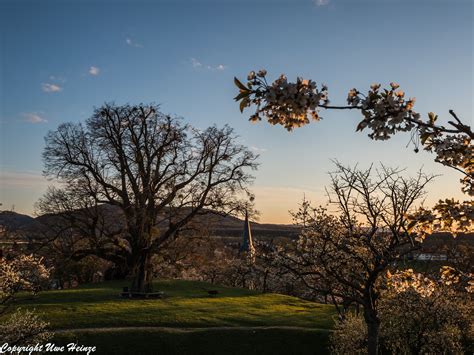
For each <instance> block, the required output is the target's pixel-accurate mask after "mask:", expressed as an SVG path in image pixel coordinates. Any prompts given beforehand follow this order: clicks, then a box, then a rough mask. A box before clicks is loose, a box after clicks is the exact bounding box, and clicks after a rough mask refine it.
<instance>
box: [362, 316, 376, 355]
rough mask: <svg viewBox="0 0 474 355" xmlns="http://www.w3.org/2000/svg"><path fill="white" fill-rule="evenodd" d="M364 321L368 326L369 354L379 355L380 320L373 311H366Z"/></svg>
mask: <svg viewBox="0 0 474 355" xmlns="http://www.w3.org/2000/svg"><path fill="white" fill-rule="evenodd" d="M364 319H365V322H366V324H367V353H368V354H369V355H377V354H378V348H379V329H380V320H379V319H378V317H377V313H376V312H375V310H373V309H364Z"/></svg>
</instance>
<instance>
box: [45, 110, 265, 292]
mask: <svg viewBox="0 0 474 355" xmlns="http://www.w3.org/2000/svg"><path fill="white" fill-rule="evenodd" d="M235 138H236V137H235V134H234V132H233V130H232V129H231V128H230V127H228V126H225V127H224V128H222V129H219V128H216V127H209V128H207V129H206V130H204V131H200V130H197V129H194V128H192V127H190V126H189V125H184V124H182V120H180V119H178V118H174V117H171V116H168V115H164V114H162V113H160V112H159V108H158V107H157V106H155V105H143V104H140V105H137V106H131V105H124V106H116V105H113V104H106V105H104V106H103V107H100V108H98V109H96V110H95V111H94V113H93V115H92V116H91V117H90V118H89V119H88V120H87V121H86V123H85V124H84V125H83V124H82V123H78V124H75V123H64V124H61V125H60V126H59V127H58V128H57V129H56V130H55V131H51V132H49V133H48V135H47V136H46V138H45V140H46V147H45V150H44V153H43V158H44V163H45V174H46V175H47V176H50V177H54V178H57V179H58V181H59V182H60V183H61V184H63V185H64V189H65V190H68V189H69V190H70V191H75V192H76V193H75V195H76V196H77V195H79V196H83V199H86V200H90V201H92V202H93V203H97V204H108V205H112V206H116V207H118V208H119V209H120V210H121V212H122V214H123V217H124V220H125V233H124V234H123V240H124V242H125V243H124V244H123V245H121V246H120V248H121V250H122V252H125V253H126V258H127V265H128V266H129V268H130V271H131V274H132V275H133V281H132V287H131V290H132V291H133V292H147V291H151V289H152V286H151V281H152V280H151V279H152V272H151V264H150V263H151V257H152V255H153V254H154V253H155V252H156V251H157V250H158V249H159V248H160V247H161V246H162V245H163V244H164V242H166V241H167V240H168V239H170V238H174V237H176V236H177V234H178V232H179V231H180V230H181V229H182V228H183V227H185V226H186V224H187V223H189V222H190V221H191V220H192V219H193V218H194V217H195V216H196V215H199V214H203V213H208V212H209V211H210V210H212V211H214V212H222V213H229V212H232V211H234V210H236V209H238V208H239V207H240V201H239V199H238V197H237V196H239V193H242V192H248V190H247V189H248V185H249V183H250V182H251V180H252V176H251V175H250V174H249V172H248V171H249V170H252V169H256V167H257V164H256V158H257V156H256V155H254V154H253V153H252V152H251V151H250V150H248V149H247V148H246V147H244V146H242V145H239V144H237V143H236V140H235ZM96 237H97V236H91V238H90V239H89V240H86V241H85V242H84V245H85V248H84V251H85V252H87V253H96V252H97V250H98V249H100V248H101V247H103V245H102V246H101V245H100V243H96V241H97V238H96ZM112 254H113V253H112ZM102 255H103V256H104V257H106V255H108V254H106V253H103V254H102Z"/></svg>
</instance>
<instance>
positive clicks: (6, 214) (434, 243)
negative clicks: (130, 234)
mask: <svg viewBox="0 0 474 355" xmlns="http://www.w3.org/2000/svg"><path fill="white" fill-rule="evenodd" d="M102 208H103V209H104V210H105V211H106V214H107V218H108V219H110V221H111V222H112V223H115V224H116V223H118V221H121V220H123V217H122V211H121V210H120V209H119V208H118V207H114V206H109V205H103V206H102ZM56 218H58V216H57V215H43V216H39V217H37V218H33V217H30V216H27V215H23V214H19V213H16V212H12V211H0V226H4V227H5V228H7V229H8V230H10V231H25V232H27V231H33V230H40V229H43V228H47V226H48V225H52V224H54V223H55V219H56ZM193 223H194V224H196V225H197V226H199V227H198V228H205V229H206V230H208V231H210V232H211V235H214V236H216V237H221V238H232V239H233V240H236V238H240V237H241V236H242V231H243V226H244V221H243V220H242V219H240V218H237V217H234V216H222V215H219V214H215V213H208V214H204V215H198V216H196V217H195V219H194V220H193ZM250 224H251V229H252V234H253V236H254V239H256V240H258V239H261V240H262V239H263V240H268V239H273V238H291V239H294V238H297V237H298V234H299V232H300V228H299V227H297V226H294V225H288V224H270V223H257V222H250ZM452 244H464V245H473V246H474V234H473V233H468V234H465V233H460V234H459V235H458V236H457V238H453V237H452V236H451V235H450V234H449V233H434V234H433V235H431V236H429V237H427V238H426V239H425V242H424V243H423V249H427V250H439V249H440V248H442V247H443V246H447V245H452Z"/></svg>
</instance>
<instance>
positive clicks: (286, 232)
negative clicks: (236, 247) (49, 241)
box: [0, 205, 299, 239]
mask: <svg viewBox="0 0 474 355" xmlns="http://www.w3.org/2000/svg"><path fill="white" fill-rule="evenodd" d="M101 208H102V211H103V212H105V213H106V215H107V218H108V219H110V221H111V222H112V223H117V221H120V220H123V217H122V211H121V210H120V209H119V208H118V207H115V206H110V205H103V206H101ZM58 217H59V215H42V216H39V217H36V218H33V217H30V216H27V215H22V214H19V213H16V212H11V211H0V226H5V227H6V228H8V230H11V231H19V230H21V231H29V230H39V229H42V228H45V226H48V225H52V224H54V223H55V222H56V219H57V218H58ZM193 223H194V224H196V225H198V226H200V227H202V228H206V229H207V230H209V231H210V232H211V234H212V235H215V236H219V237H224V238H228V237H240V236H241V234H242V230H243V225H244V221H243V220H242V219H240V218H237V217H234V216H222V215H219V214H215V213H212V212H210V213H207V214H204V215H198V216H196V217H195V218H194V219H193ZM250 223H251V228H252V232H253V234H254V236H255V237H256V238H259V237H262V238H265V239H267V238H275V237H288V238H295V237H297V235H298V232H299V228H298V227H295V226H293V225H286V224H269V223H257V222H250Z"/></svg>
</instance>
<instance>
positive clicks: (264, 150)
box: [250, 146, 268, 153]
mask: <svg viewBox="0 0 474 355" xmlns="http://www.w3.org/2000/svg"><path fill="white" fill-rule="evenodd" d="M250 149H251V150H253V151H254V152H255V153H264V152H266V151H267V150H268V149H266V148H259V147H255V146H252V147H250Z"/></svg>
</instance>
